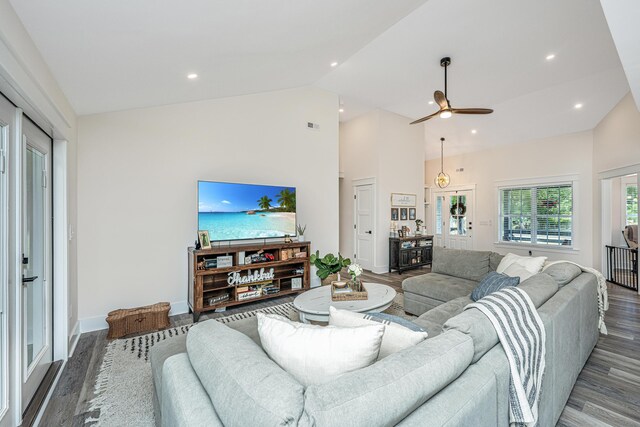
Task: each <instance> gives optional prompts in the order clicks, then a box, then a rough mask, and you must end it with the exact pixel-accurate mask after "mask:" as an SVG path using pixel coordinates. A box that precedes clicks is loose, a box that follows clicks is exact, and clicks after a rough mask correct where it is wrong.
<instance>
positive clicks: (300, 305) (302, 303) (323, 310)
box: [293, 282, 396, 323]
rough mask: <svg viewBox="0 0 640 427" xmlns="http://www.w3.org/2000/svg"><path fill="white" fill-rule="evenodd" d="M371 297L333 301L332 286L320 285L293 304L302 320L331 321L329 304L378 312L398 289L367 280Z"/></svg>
mask: <svg viewBox="0 0 640 427" xmlns="http://www.w3.org/2000/svg"><path fill="white" fill-rule="evenodd" d="M364 286H365V288H366V289H367V292H368V293H369V298H368V299H366V300H356V301H332V300H331V286H320V287H319V288H314V289H311V290H310V291H307V292H305V293H303V294H300V295H298V296H297V297H296V299H295V300H293V306H294V307H295V308H296V309H297V310H298V312H300V321H301V322H304V323H309V321H311V320H315V321H317V322H328V321H329V306H334V307H335V308H338V309H341V310H350V311H355V312H356V313H377V312H380V311H384V310H386V309H387V308H389V306H391V303H392V302H393V299H394V298H395V297H396V291H395V290H394V289H393V288H392V287H391V286H387V285H382V284H380V283H370V282H365V284H364Z"/></svg>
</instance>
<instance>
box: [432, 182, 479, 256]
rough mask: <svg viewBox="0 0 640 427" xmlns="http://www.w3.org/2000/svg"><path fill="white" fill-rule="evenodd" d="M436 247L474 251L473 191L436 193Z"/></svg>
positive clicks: (434, 216)
mask: <svg viewBox="0 0 640 427" xmlns="http://www.w3.org/2000/svg"><path fill="white" fill-rule="evenodd" d="M434 210H435V212H434V215H433V218H434V221H435V224H434V240H435V242H434V243H435V245H436V246H442V247H445V248H452V249H473V190H460V191H446V192H437V193H435V203H434Z"/></svg>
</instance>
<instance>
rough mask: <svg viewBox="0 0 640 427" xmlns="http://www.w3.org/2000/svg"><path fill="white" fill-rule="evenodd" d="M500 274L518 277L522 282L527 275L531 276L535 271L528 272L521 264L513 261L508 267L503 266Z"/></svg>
mask: <svg viewBox="0 0 640 427" xmlns="http://www.w3.org/2000/svg"><path fill="white" fill-rule="evenodd" d="M498 274H500V273H498ZM502 274H506V275H507V276H509V277H517V278H518V279H520V281H521V282H524V281H525V280H527V279H528V278H529V277H531V276H533V275H534V274H535V273H532V272H530V271H529V270H527V269H526V268H525V267H523V266H522V265H520V264H518V263H515V262H514V263H513V264H511V265H510V266H509V267H507V268H505V269H504V270H503V271H502Z"/></svg>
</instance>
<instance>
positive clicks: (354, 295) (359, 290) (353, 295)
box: [331, 280, 369, 301]
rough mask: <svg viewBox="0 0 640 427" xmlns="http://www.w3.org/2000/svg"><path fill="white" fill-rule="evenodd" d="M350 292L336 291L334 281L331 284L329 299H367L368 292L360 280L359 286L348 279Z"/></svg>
mask: <svg viewBox="0 0 640 427" xmlns="http://www.w3.org/2000/svg"><path fill="white" fill-rule="evenodd" d="M348 286H349V287H350V288H351V290H352V292H349V293H344V294H342V293H336V292H335V291H336V285H335V284H334V283H332V284H331V300H332V301H358V300H366V299H369V293H368V292H367V289H366V288H365V287H364V284H363V283H362V282H360V286H357V285H355V284H354V283H353V282H352V281H351V280H349V285H348Z"/></svg>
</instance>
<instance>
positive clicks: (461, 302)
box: [415, 295, 473, 326]
mask: <svg viewBox="0 0 640 427" xmlns="http://www.w3.org/2000/svg"><path fill="white" fill-rule="evenodd" d="M472 302H473V300H472V299H471V298H470V297H469V295H465V296H463V297H460V298H456V299H452V300H451V301H449V302H446V303H444V304H442V305H439V306H438V307H436V308H434V309H433V310H429V311H427V312H426V313H424V314H423V315H422V316H420V317H418V318H417V319H416V320H415V322H416V323H417V324H419V325H421V322H423V321H429V322H433V323H435V324H438V325H440V326H442V325H444V324H445V322H446V321H447V320H449V319H451V318H452V317H453V316H457V315H458V314H460V313H462V312H463V311H464V308H465V307H466V306H467V305H469V304H471V303H472Z"/></svg>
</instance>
